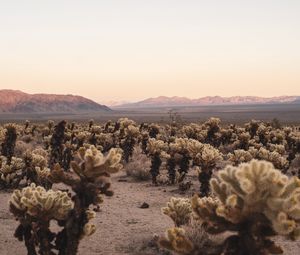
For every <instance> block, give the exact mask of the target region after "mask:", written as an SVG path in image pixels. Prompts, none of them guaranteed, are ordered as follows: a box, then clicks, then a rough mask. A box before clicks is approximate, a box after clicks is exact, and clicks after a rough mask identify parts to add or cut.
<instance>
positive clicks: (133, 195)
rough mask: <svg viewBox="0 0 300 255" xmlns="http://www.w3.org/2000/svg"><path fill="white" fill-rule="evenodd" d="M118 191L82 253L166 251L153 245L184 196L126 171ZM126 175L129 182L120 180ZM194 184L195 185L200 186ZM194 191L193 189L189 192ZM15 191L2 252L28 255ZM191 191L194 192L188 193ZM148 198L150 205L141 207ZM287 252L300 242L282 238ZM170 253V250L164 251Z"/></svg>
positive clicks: (1, 236)
mask: <svg viewBox="0 0 300 255" xmlns="http://www.w3.org/2000/svg"><path fill="white" fill-rule="evenodd" d="M112 179H113V189H114V191H115V195H114V196H113V197H112V198H106V199H105V202H104V204H103V205H102V206H101V212H99V213H97V217H96V219H94V223H95V224H96V226H97V231H96V233H95V234H94V235H93V236H91V237H89V238H86V239H85V240H83V241H82V242H81V245H80V249H79V253H78V254H80V255H95V254H99V255H100V254H103V255H123V254H132V255H158V254H163V252H162V251H158V250H157V249H156V248H155V246H154V245H153V242H151V240H153V235H154V234H158V235H163V234H164V232H165V230H166V229H167V228H169V227H172V225H173V224H172V221H171V220H170V219H169V218H168V217H167V216H164V215H162V213H161V207H163V206H165V204H166V202H167V201H168V200H169V198H170V197H171V196H180V195H179V194H178V192H177V191H176V188H174V187H171V186H162V187H154V186H152V185H151V184H150V182H135V181H133V180H131V179H130V178H128V177H125V176H124V174H123V173H120V174H118V175H116V176H114V177H113V178H112ZM120 179H126V180H127V182H119V181H118V180H120ZM196 185H197V184H195V185H194V189H196V188H198V186H196ZM191 192H193V190H191V191H190V192H189V193H191ZM10 195H11V193H5V192H1V193H0V230H1V231H0V255H11V254H15V255H26V254H27V253H26V249H25V246H24V244H23V243H21V242H19V241H17V239H15V238H14V237H13V233H14V230H15V228H16V226H17V222H16V221H15V219H14V217H13V216H12V215H11V214H10V213H9V211H8V200H9V198H10ZM187 195H190V194H187ZM144 202H147V203H148V204H149V205H150V207H149V208H148V209H141V208H139V207H140V206H141V204H142V203H144ZM279 243H280V244H281V245H282V247H283V248H284V249H285V253H284V254H287V255H299V254H300V242H294V243H292V242H288V241H284V240H279ZM164 254H166V253H164Z"/></svg>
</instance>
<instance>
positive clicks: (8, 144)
mask: <svg viewBox="0 0 300 255" xmlns="http://www.w3.org/2000/svg"><path fill="white" fill-rule="evenodd" d="M5 129H6V131H5V138H4V141H3V143H2V144H1V146H2V150H1V153H2V155H3V156H5V157H7V162H8V164H10V161H11V158H12V157H13V155H14V149H15V146H16V140H17V129H16V126H15V125H14V124H7V125H5Z"/></svg>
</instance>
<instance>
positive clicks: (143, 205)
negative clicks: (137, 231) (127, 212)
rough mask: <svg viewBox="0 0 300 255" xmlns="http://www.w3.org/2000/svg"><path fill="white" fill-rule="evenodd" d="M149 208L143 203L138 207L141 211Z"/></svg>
mask: <svg viewBox="0 0 300 255" xmlns="http://www.w3.org/2000/svg"><path fill="white" fill-rule="evenodd" d="M149 207H150V206H149V204H147V203H145V202H144V203H143V204H142V205H141V206H140V208H141V209H147V208H149Z"/></svg>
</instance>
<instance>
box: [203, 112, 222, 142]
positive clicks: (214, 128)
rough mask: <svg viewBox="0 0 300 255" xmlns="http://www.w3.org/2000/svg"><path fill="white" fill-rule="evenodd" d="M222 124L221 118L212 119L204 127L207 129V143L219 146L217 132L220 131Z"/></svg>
mask: <svg viewBox="0 0 300 255" xmlns="http://www.w3.org/2000/svg"><path fill="white" fill-rule="evenodd" d="M220 123H221V120H220V119H219V118H214V117H212V118H210V119H209V120H207V121H206V122H205V123H204V125H205V126H206V127H207V137H206V142H207V143H210V144H213V145H217V144H218V140H217V139H216V137H217V132H219V130H220V126H219V125H220Z"/></svg>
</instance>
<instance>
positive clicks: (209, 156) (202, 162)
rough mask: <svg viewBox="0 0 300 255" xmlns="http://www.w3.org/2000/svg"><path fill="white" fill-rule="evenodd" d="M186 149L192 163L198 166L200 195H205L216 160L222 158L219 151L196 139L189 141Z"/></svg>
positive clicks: (207, 191)
mask: <svg viewBox="0 0 300 255" xmlns="http://www.w3.org/2000/svg"><path fill="white" fill-rule="evenodd" d="M188 151H189V154H190V156H191V158H192V159H193V163H194V165H196V166H199V167H200V170H201V171H200V172H199V176H198V179H199V182H200V195H201V196H207V195H208V193H209V181H210V179H211V176H212V172H213V169H214V168H215V166H216V164H217V162H218V161H220V160H221V159H222V156H221V154H220V152H219V151H218V150H217V149H215V148H214V147H212V146H211V145H209V144H202V143H200V142H198V141H195V140H194V141H191V142H190V143H189V146H188Z"/></svg>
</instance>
